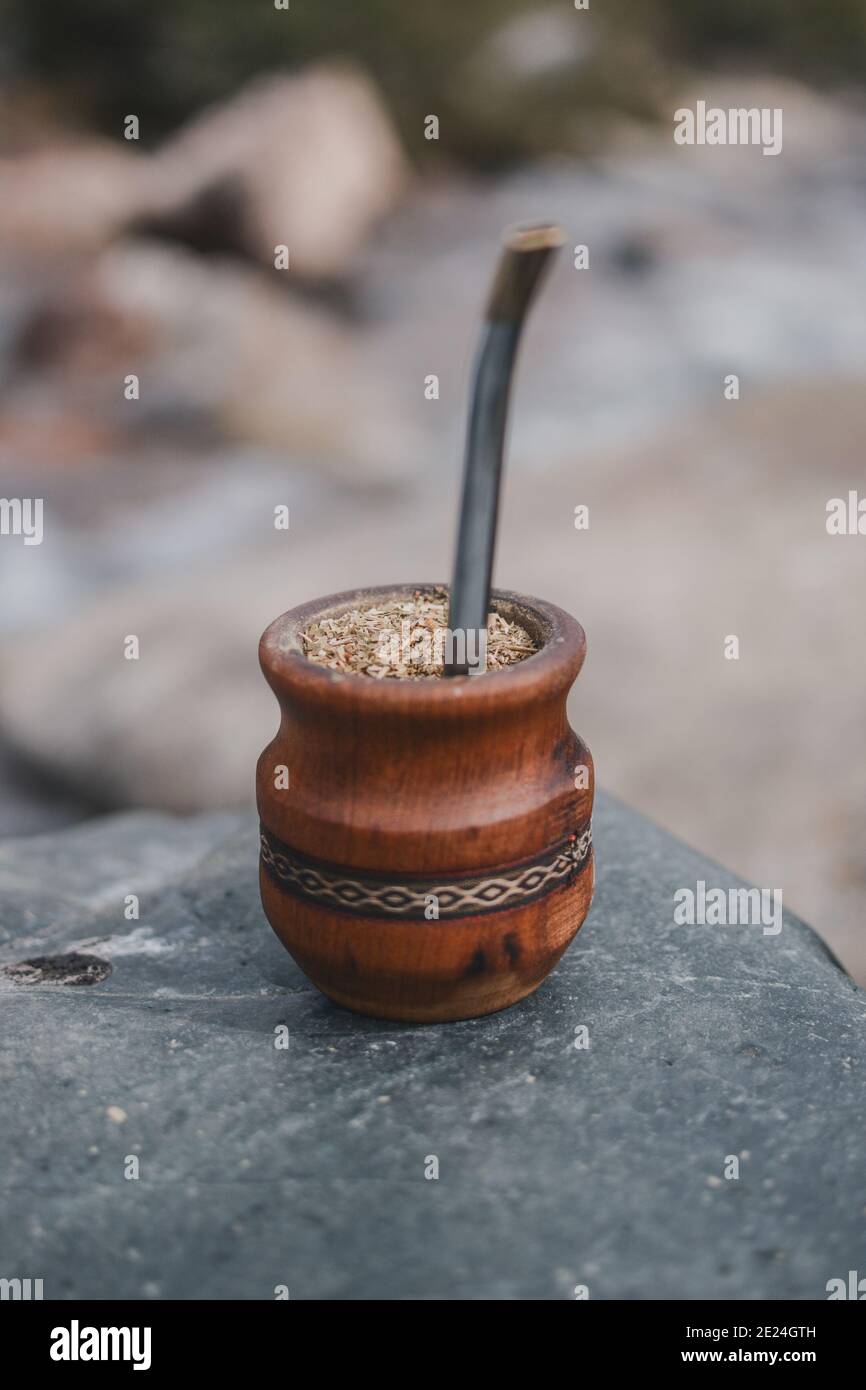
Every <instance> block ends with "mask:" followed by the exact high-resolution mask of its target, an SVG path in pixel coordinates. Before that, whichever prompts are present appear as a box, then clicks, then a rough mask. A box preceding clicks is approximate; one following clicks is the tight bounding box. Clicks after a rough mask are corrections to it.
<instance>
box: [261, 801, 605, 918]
mask: <svg viewBox="0 0 866 1390" xmlns="http://www.w3.org/2000/svg"><path fill="white" fill-rule="evenodd" d="M591 849H592V826H591V824H589V825H587V826H586V828H585V829H584V830H583V831H582V832H581V833H580V834H574V835H570V836H569V837H568V839H567V840H565V841H564V842H563V843H561V844H559V845H556V846H554V847H553V848H552V849H549V850H546V851H545V853H544V855H543V856H541V857H539V858H538V859H536V860H533V861H532V863H529V864H521V865H519V866H518V867H516V868H513V869H505V870H503V871H502V872H501V873H497V874H494V875H489V876H485V875H477V876H474V877H466V878H462V879H457V880H455V881H453V882H451V883H439V882H438V881H437V880H436V879H427V880H421V879H414V880H413V881H411V882H408V883H388V882H386V881H384V880H382V879H376V878H366V877H359V878H347V877H345V874H344V873H341V872H340V871H339V870H335V869H332V868H330V867H328V866H326V865H324V864H321V863H316V862H314V861H313V860H310V859H307V858H306V857H305V856H303V855H299V854H298V853H297V852H296V851H295V850H293V849H291V848H290V846H289V845H286V844H283V842H282V841H281V840H278V839H277V838H276V836H274V835H272V834H271V833H270V831H269V830H266V829H265V828H264V826H262V830H261V857H262V864H263V866H264V868H265V869H266V871H267V873H268V874H269V875H270V877H271V879H273V881H274V882H275V883H276V884H278V886H279V887H280V888H282V889H284V890H285V891H286V892H289V893H294V894H295V896H296V897H299V898H304V899H305V900H307V901H309V902H312V903H318V904H319V905H320V906H325V907H333V908H337V909H338V910H340V911H341V912H350V913H355V914H356V915H360V916H363V917H381V916H387V917H390V918H393V919H395V920H398V921H424V920H425V918H424V911H425V908H426V907H427V904H428V900H429V898H430V896H431V895H435V897H436V898H437V899H438V906H439V920H442V919H443V918H444V919H453V918H455V917H474V916H476V915H477V914H478V913H481V912H495V911H501V910H502V909H503V908H507V907H518V906H522V905H523V904H525V903H528V902H532V901H534V900H535V899H536V898H541V897H544V895H545V894H546V893H550V892H552V891H553V889H554V888H559V887H562V886H563V885H565V884H568V883H571V882H572V881H573V880H574V878H576V876H577V874H578V873H579V872H580V870H581V869H582V868H583V867H584V865H585V864H586V862H587V860H588V859H589V856H590V851H591Z"/></svg>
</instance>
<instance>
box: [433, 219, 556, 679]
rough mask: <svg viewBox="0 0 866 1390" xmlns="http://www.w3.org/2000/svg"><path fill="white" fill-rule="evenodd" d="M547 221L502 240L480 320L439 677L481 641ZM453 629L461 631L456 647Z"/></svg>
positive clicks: (552, 243) (455, 671)
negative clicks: (510, 430) (508, 438)
mask: <svg viewBox="0 0 866 1390" xmlns="http://www.w3.org/2000/svg"><path fill="white" fill-rule="evenodd" d="M564 240H565V237H564V235H563V232H562V230H561V228H559V227H556V226H553V225H552V224H543V225H541V226H534V227H518V228H516V229H515V230H514V231H512V232H510V233H509V234H508V235H507V236H506V238H505V245H504V248H503V251H502V255H501V257H500V260H499V265H498V266H497V270H496V278H495V280H494V282H493V289H492V292H491V295H490V300H489V302H488V305H487V312H486V314H485V317H484V328H483V332H482V335H481V343H480V345H479V348H478V353H477V356H476V359H475V375H474V380H473V383H472V395H471V402H470V410H469V425H468V429H467V434H466V453H465V456H464V464H463V494H462V498H461V502H460V524H459V529H458V533H457V554H456V557H455V561H454V570H453V574H452V579H451V600H450V605H449V611H448V627H449V630H450V632H451V633H452V638H451V646H450V651H449V653H448V659H447V660H446V662H445V675H446V676H465V675H467V674H468V669H469V663H468V660H467V659H466V656H467V651H466V649H467V647H468V644H469V638H470V634H474V635H475V636H476V637H477V639H478V640H479V642H480V641H481V640H483V639H482V638H481V634H482V633H483V634H484V638H485V639H486V634H487V616H488V612H489V609H490V584H491V579H492V575H493V550H494V546H495V543H496V520H497V513H498V509H499V484H500V479H501V477H502V455H503V449H504V445H505V428H506V422H507V416H508V398H509V393H510V389H511V375H512V371H513V368H514V359H515V355H516V352H517V344H518V342H519V339H520V331H521V329H522V327H523V322H524V320H525V318H526V315H527V312H528V310H529V306H530V304H531V303H532V300H533V297H534V295H535V292H536V290H537V288H538V286H539V284H540V282H541V278H542V275H543V272H544V270H545V267H546V265H547V262H548V260H549V258H550V254H551V252H553V251H556V250H557V249H558V248H559V247H560V246H562V244H563V242H564ZM453 634H462V637H463V641H462V651H460V650H456V644H455V640H454V636H453Z"/></svg>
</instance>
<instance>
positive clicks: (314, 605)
mask: <svg viewBox="0 0 866 1390" xmlns="http://www.w3.org/2000/svg"><path fill="white" fill-rule="evenodd" d="M447 587H448V586H447V585H445V584H443V583H442V582H438V583H430V582H406V583H393V584H378V585H371V586H368V587H364V588H359V589H346V590H343V591H342V592H340V593H336V594H327V595H325V596H324V597H322V598H317V599H311V600H308V601H307V602H306V603H302V604H299V605H297V607H295V608H290V609H288V610H287V611H286V612H285V613H282V614H280V616H279V617H278V618H275V619H274V621H273V622H272V623H270V624H269V626H268V627H267V628H266V629H265V631H264V633H263V634H262V637H261V641H260V643H259V661H260V664H261V667H262V671H263V672H264V675H265V677H266V679H267V680H268V682H269V683H270V684H271V686H272V687H273V689H274V691H275V693H276V694H277V695H280V694H281V693H283V692H285V693H286V694H288V693H291V694H293V695H295V696H297V697H299V698H304V697H306V698H307V699H309V700H311V701H317V700H321V701H325V702H328V703H332V702H337V703H340V702H342V701H345V702H346V703H347V704H351V705H352V706H354V707H355V708H357V707H359V706H360V707H362V708H364V709H369V710H373V709H379V710H388V709H396V708H399V709H401V710H405V709H407V708H412V709H417V710H419V711H422V710H423V711H425V712H434V711H436V712H440V713H443V714H444V713H446V712H448V711H450V710H453V711H454V712H455V713H460V712H461V711H462V712H463V713H468V712H469V711H468V706H474V705H479V706H487V705H490V706H492V705H496V706H497V707H502V706H505V705H511V704H525V703H526V701H527V700H529V699H531V698H533V697H534V696H540V695H542V694H548V695H552V694H555V693H558V692H559V691H560V690H561V689H565V690H567V689H568V688H569V687H570V686H571V684H572V682H573V681H574V679H575V677H576V676H577V674H578V672H579V670H580V668H581V666H582V665H583V660H584V657H585V655H586V634H585V632H584V630H583V628H582V627H581V625H580V623H579V622H578V621H577V619H576V618H573V617H572V616H571V614H570V613H567V612H566V611H565V609H563V608H558V607H557V606H556V604H553V603H548V602H547V601H546V600H545V599H538V598H533V597H531V596H530V595H527V594H520V593H516V592H515V591H513V590H511V589H493V590H492V591H491V601H492V602H493V603H495V604H496V606H497V607H498V608H500V610H502V609H503V608H505V609H511V610H512V613H511V614H509V616H513V617H515V618H517V619H518V620H520V621H523V622H525V623H526V624H527V626H528V627H529V629H530V631H531V632H532V635H533V636H534V637H535V638H536V640H537V641H540V642H541V646H540V648H539V650H538V651H536V652H533V653H532V655H531V656H527V657H524V658H523V660H522V661H517V662H515V663H514V664H513V665H511V666H506V667H502V668H499V669H497V670H495V671H486V672H485V673H484V674H483V675H480V676H455V677H453V678H451V679H449V680H444V679H442V678H441V677H434V676H430V677H426V678H425V677H421V678H415V679H409V680H400V679H399V678H397V679H395V678H387V677H383V678H382V679H380V680H377V679H376V678H375V677H373V676H367V675H364V674H363V672H357V671H335V670H333V669H332V668H331V667H329V666H323V665H321V664H319V663H318V662H315V661H310V659H309V658H308V657H306V656H304V654H303V651H302V648H301V641H300V635H301V633H302V632H303V630H304V628H306V627H307V626H308V625H309V623H310V622H312V620H313V619H314V618H317V617H325V616H329V615H332V614H336V613H339V612H343V611H345V609H346V608H349V607H351V606H353V605H357V604H359V603H362V602H364V601H366V600H374V599H376V598H379V597H381V596H383V595H386V594H388V595H393V596H394V597H399V596H400V595H402V594H406V595H407V596H411V594H413V593H417V592H421V593H429V592H431V591H434V590H441V589H442V588H445V589H447Z"/></svg>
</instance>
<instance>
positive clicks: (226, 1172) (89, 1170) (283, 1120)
mask: <svg viewBox="0 0 866 1390" xmlns="http://www.w3.org/2000/svg"><path fill="white" fill-rule="evenodd" d="M256 841H257V837H256V826H255V824H254V822H253V821H252V820H251V819H250V818H249V817H247V816H245V815H240V814H231V815H223V814H217V815H211V816H205V817H199V818H197V819H193V820H186V821H184V820H176V819H173V818H171V817H169V816H164V815H146V814H130V815H126V816H120V817H116V818H112V819H108V820H101V821H95V822H90V823H87V824H84V825H81V826H79V827H77V828H75V829H73V830H68V831H64V832H62V833H60V834H57V835H50V836H43V837H38V838H34V839H30V840H21V841H6V842H3V843H2V845H0V968H2V971H3V973H2V974H0V1007H2V1020H3V1021H2V1043H0V1107H2V1124H0V1172H2V1186H3V1201H2V1232H0V1277H5V1278H13V1277H22V1278H26V1277H30V1278H42V1279H43V1280H44V1292H45V1297H46V1298H59V1299H72V1298H82V1299H84V1298H97V1299H105V1298H124V1299H159V1298H206V1299H225V1298H240V1299H273V1298H274V1297H275V1290H278V1289H287V1290H288V1293H289V1296H290V1297H291V1298H293V1299H496V1300H498V1299H541V1300H545V1299H573V1298H574V1297H575V1289H576V1288H578V1289H585V1290H586V1292H587V1293H588V1296H589V1297H590V1298H591V1299H609V1298H626V1299H647V1298H664V1299H711V1298H734V1299H779V1298H797V1299H824V1298H826V1284H827V1281H828V1280H829V1279H831V1278H834V1277H845V1276H846V1275H847V1271H848V1270H849V1269H860V1270H861V1272H862V1271H863V1270H864V1258H866V1146H864V1143H863V1116H864V1115H866V1068H864V1063H866V995H864V993H863V992H862V991H860V990H859V989H858V988H857V987H856V986H855V985H854V984H853V982H852V981H851V980H850V979H849V978H848V976H847V975H845V974H844V973H843V972H842V971H841V969H840V968H839V967H838V965H837V964H836V962H835V961H834V959H833V958H832V956H831V955H830V954H829V953H828V951H827V949H826V948H825V947H824V946H823V945H822V944H821V942H820V941H819V940H818V938H817V937H816V936H815V935H814V934H813V933H812V931H811V930H810V929H809V928H808V927H806V926H804V925H803V924H802V923H801V922H799V921H797V920H796V919H794V918H792V917H790V916H788V915H786V916H785V919H784V925H783V928H782V930H781V931H780V932H779V933H778V934H777V935H767V934H764V932H763V931H762V929H761V927H760V926H678V925H675V924H674V894H675V892H676V891H677V890H678V889H680V888H687V887H691V888H693V889H694V887H695V885H696V882H697V881H698V880H703V881H704V882H706V884H707V886H708V888H711V887H720V888H723V889H728V888H731V887H736V886H737V880H735V879H734V878H732V877H731V876H730V875H729V874H728V873H727V872H726V871H724V870H722V869H720V868H719V867H717V866H716V865H715V864H713V863H711V862H709V861H707V860H706V859H705V858H704V857H702V856H701V855H698V854H697V853H695V852H693V851H692V850H690V849H687V848H686V847H684V846H683V845H682V844H680V843H679V842H678V841H675V840H673V839H671V838H670V837H669V836H668V835H666V834H665V833H664V832H662V831H660V830H658V829H656V828H655V827H653V826H651V825H650V824H648V823H647V822H646V821H644V820H643V819H642V818H640V817H639V816H637V815H635V814H634V813H633V812H631V811H629V810H627V809H625V808H624V807H622V806H621V805H619V804H617V803H615V802H612V801H610V800H609V799H605V798H604V797H601V798H600V799H599V803H598V809H597V815H596V820H595V842H596V850H597V862H598V889H597V894H596V899H595V902H594V905H593V908H592V912H591V914H590V916H589V919H588V920H587V923H586V925H585V926H584V928H583V930H582V931H581V933H580V935H579V936H578V938H577V940H576V941H575V943H574V945H573V946H572V947H571V949H570V950H569V951H568V952H567V954H566V955H565V957H564V958H563V960H562V962H561V963H560V965H559V966H558V968H557V969H556V971H555V972H554V973H553V974H552V975H551V976H550V977H549V979H548V980H547V981H546V982H545V984H544V985H543V986H542V987H541V989H540V990H539V991H538V993H537V994H536V995H534V996H533V997H532V998H531V999H529V1000H528V1001H525V1002H524V1003H523V1004H521V1005H518V1006H517V1007H515V1008H513V1009H510V1010H507V1011H506V1012H504V1013H501V1014H498V1015H494V1016H492V1017H488V1018H483V1019H479V1020H477V1021H473V1022H467V1023H459V1024H451V1025H445V1026H437V1027H409V1026H405V1027H401V1026H399V1025H394V1024H391V1023H378V1022H375V1021H373V1020H371V1019H366V1018H361V1017H356V1016H354V1015H352V1014H350V1013H347V1012H345V1011H343V1010H341V1009H339V1008H337V1007H336V1006H335V1005H332V1004H330V1003H329V1002H328V1001H327V1000H326V999H324V998H323V997H322V996H321V995H320V994H318V993H317V991H316V990H315V989H314V988H313V987H312V986H311V985H309V984H308V982H307V981H306V980H305V978H304V976H303V975H302V974H301V973H300V971H299V970H298V969H297V967H296V966H295V965H294V963H293V962H292V960H291V959H290V957H289V956H288V955H286V954H285V952H284V951H283V950H282V948H281V947H280V945H279V944H278V942H277V941H276V939H275V938H274V937H273V936H272V934H271V932H270V929H269V928H268V926H267V924H266V922H265V920H264V917H263V915H262V911H261V908H260V905H259V898H258V887H257V867H256V859H257V842H256ZM130 894H136V895H137V896H138V899H139V917H138V918H137V919H135V918H134V917H130V918H127V917H125V915H124V913H125V910H127V911H131V910H132V909H131V908H130V906H129V905H128V904H126V905H125V900H126V899H127V896H128V895H130ZM69 956H73V957H76V958H83V961H82V959H73V960H71V961H70V960H66V961H63V960H60V961H58V959H57V958H58V957H69ZM46 958H47V960H48V964H45V962H46ZM94 961H95V962H96V964H95V965H94V964H93V962H94ZM22 962H35V963H34V964H31V965H29V966H27V967H26V968H22ZM106 964H108V965H110V967H111V969H110V972H107V971H106V969H105V966H106ZM10 966H15V967H16V969H14V970H11V971H10V970H9V969H7V967H10ZM583 1029H585V1030H586V1032H585V1033H584V1032H582V1031H580V1030H583ZM286 1030H287V1032H286ZM581 1042H586V1043H587V1044H588V1045H587V1046H575V1044H576V1043H578V1044H579V1043H581ZM285 1043H287V1046H283V1045H282V1044H285ZM733 1158H736V1159H737V1160H738V1164H739V1176H738V1177H736V1178H728V1177H726V1171H728V1172H730V1171H732V1170H733V1168H734V1165H733V1164H732V1162H731V1160H732V1159H733ZM434 1159H435V1160H437V1161H438V1177H432V1176H428V1175H430V1174H432V1173H433V1172H434V1171H435V1170H436V1167H437V1163H434V1161H433V1160H434ZM133 1160H136V1161H137V1163H136V1162H133ZM136 1167H137V1170H138V1177H137V1178H136V1177H135V1176H126V1174H133V1173H134V1172H135V1170H136Z"/></svg>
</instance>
